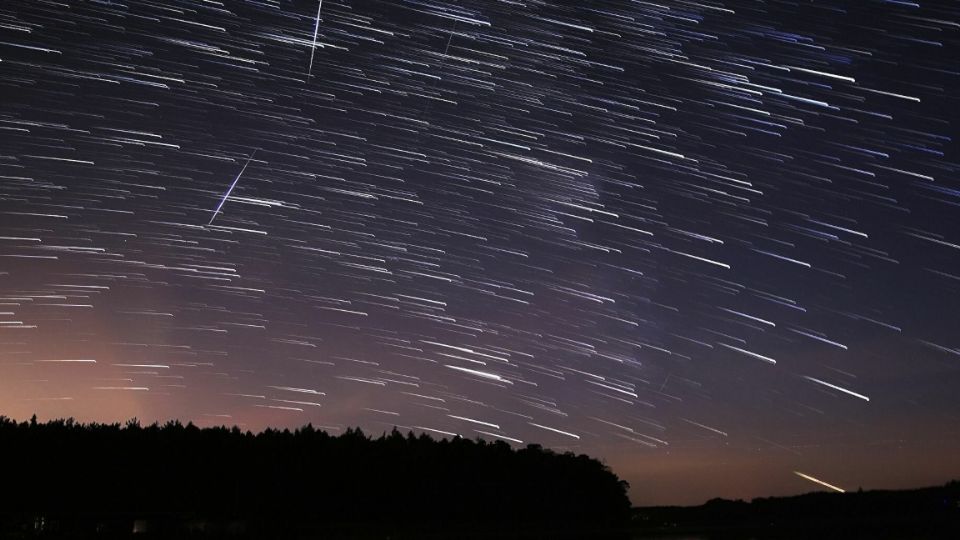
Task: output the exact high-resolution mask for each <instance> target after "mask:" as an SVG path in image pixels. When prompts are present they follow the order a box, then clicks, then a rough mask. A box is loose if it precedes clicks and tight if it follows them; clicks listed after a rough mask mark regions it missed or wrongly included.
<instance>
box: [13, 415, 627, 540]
mask: <svg viewBox="0 0 960 540" xmlns="http://www.w3.org/2000/svg"><path fill="white" fill-rule="evenodd" d="M0 463H2V464H3V466H4V468H5V472H4V474H3V489H0V533H2V534H4V535H5V536H6V537H10V536H14V535H15V536H20V537H30V536H33V535H40V536H43V535H48V536H49V535H51V534H54V533H57V534H61V535H65V534H68V533H70V534H73V535H79V536H76V537H83V536H84V535H93V536H97V535H102V534H106V533H109V532H110V531H114V532H115V533H117V534H119V533H123V532H130V531H132V530H136V529H137V527H140V529H141V530H143V531H145V533H148V536H149V535H150V534H157V532H158V531H160V532H164V533H169V534H174V533H177V534H179V533H188V532H189V531H194V533H197V532H201V533H202V532H203V531H206V532H210V531H216V532H217V533H218V534H230V533H231V532H233V533H238V534H239V533H242V534H245V535H255V534H256V533H258V532H263V533H266V532H267V531H269V535H270V536H271V537H280V536H284V535H286V534H293V535H300V534H301V533H306V532H310V531H314V532H316V531H321V530H327V531H329V530H360V529H372V530H375V531H378V532H381V531H402V530H422V531H444V530H446V531H450V530H471V531H482V530H521V529H525V528H527V529H537V530H547V529H550V530H567V531H575V530H602V529H614V528H617V527H619V526H622V525H623V524H625V523H627V522H628V520H629V518H630V511H631V508H630V502H629V499H628V498H627V494H626V493H627V487H628V486H627V483H626V482H624V481H622V480H620V479H619V478H617V476H616V475H615V474H614V473H613V472H612V471H611V470H610V469H609V468H608V467H606V466H605V465H604V464H602V463H601V462H599V461H597V460H596V459H593V458H591V457H589V456H587V455H583V454H581V455H575V454H573V453H569V452H567V453H557V452H553V451H551V450H548V449H544V448H542V447H541V446H539V445H533V444H531V445H527V446H526V447H524V448H520V449H514V448H512V447H511V446H510V445H508V444H507V443H505V442H503V441H499V440H498V441H496V442H486V441H484V440H481V439H477V440H468V439H464V438H459V437H457V438H453V439H440V440H436V439H434V438H432V437H430V436H428V435H426V434H420V435H415V434H413V433H412V432H411V433H407V434H405V435H404V434H402V433H401V432H399V431H397V430H396V428H394V430H393V431H392V432H390V433H384V434H383V435H381V436H379V437H377V438H371V437H369V436H367V435H366V434H364V433H363V432H362V431H361V430H360V429H347V430H346V432H345V433H343V434H341V435H339V436H333V435H330V434H328V433H326V432H325V431H322V430H317V429H315V428H313V427H312V426H310V425H307V426H304V427H302V428H299V429H296V430H294V431H289V430H286V429H285V430H277V429H267V430H265V431H263V432H261V433H256V434H254V433H251V432H249V431H241V430H240V429H239V428H237V427H233V428H226V427H214V428H203V429H201V428H198V427H196V426H194V425H193V424H186V425H184V424H181V423H180V422H176V421H172V422H168V423H166V424H164V425H158V424H153V425H149V426H141V425H140V424H139V423H138V422H137V421H136V420H132V421H129V422H127V423H126V424H125V425H121V424H97V423H93V424H82V423H78V422H75V421H73V420H72V419H70V420H55V421H50V422H46V423H38V422H37V421H36V418H35V417H34V419H32V420H31V421H30V422H20V423H18V422H15V421H13V420H10V419H8V418H5V417H0ZM71 537H72V536H71Z"/></svg>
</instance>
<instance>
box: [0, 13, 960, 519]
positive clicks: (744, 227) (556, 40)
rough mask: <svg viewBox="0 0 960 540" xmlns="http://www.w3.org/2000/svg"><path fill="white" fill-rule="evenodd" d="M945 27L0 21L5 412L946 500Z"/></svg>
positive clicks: (657, 477) (949, 270)
mask: <svg viewBox="0 0 960 540" xmlns="http://www.w3.org/2000/svg"><path fill="white" fill-rule="evenodd" d="M67 4H69V5H67ZM958 23H960V4H957V3H956V2H952V1H947V0H935V1H930V2H926V1H922V0H921V1H918V2H873V1H863V2H844V1H840V0H824V1H820V2H779V1H778V2H755V1H752V0H704V1H702V2H689V1H679V0H677V1H675V0H669V1H664V2H659V3H657V2H629V1H621V0H598V1H594V2H562V1H559V0H545V1H538V2H488V1H482V0H457V1H453V0H437V1H432V2H419V1H412V0H411V1H408V0H400V1H394V0H389V1H388V0H364V1H358V0H327V1H325V2H322V3H321V2H319V1H317V2H306V1H292V0H277V1H271V2H239V1H234V0H227V1H223V2H203V1H199V0H154V1H150V2H146V1H141V0H126V1H122V2H116V1H115V2H69V3H64V2H60V3H57V2H50V1H46V0H8V1H5V2H2V3H0V27H2V30H0V32H2V34H3V37H2V39H0V140H2V141H3V143H2V144H0V343H2V345H0V415H5V416H8V417H12V418H15V419H18V420H22V419H25V418H30V416H31V415H33V414H34V413H36V414H37V415H38V416H39V417H40V418H56V417H71V416H72V417H75V418H77V419H80V420H86V421H98V422H108V421H125V420H127V419H129V418H131V417H134V416H136V417H137V418H139V419H140V420H141V421H144V422H149V421H152V420H159V421H162V422H165V421H167V420H169V419H171V418H179V419H181V420H183V421H187V420H192V421H194V422H196V423H198V424H199V425H219V424H221V423H230V424H233V423H236V424H237V425H240V426H241V427H243V428H245V429H254V430H255V429H262V428H265V427H267V426H271V427H295V426H300V425H303V424H306V423H308V422H312V423H313V425H315V426H326V428H325V429H329V430H331V431H340V432H342V431H345V430H346V429H347V428H348V427H351V426H360V427H362V428H363V429H364V430H365V432H367V433H374V434H379V433H380V432H382V431H389V430H390V429H392V427H393V426H397V427H398V428H399V429H401V430H403V431H406V430H413V431H414V432H417V433H420V432H423V433H427V434H430V435H431V436H434V437H442V436H447V437H449V436H453V435H452V434H461V435H463V436H465V437H482V438H484V439H487V440H494V439H501V440H503V441H506V442H507V443H509V444H511V445H514V446H522V445H524V444H542V445H543V446H545V447H548V448H552V449H555V450H557V451H568V450H569V451H573V452H577V453H580V452H584V453H588V454H591V455H594V456H597V457H600V458H603V459H604V460H606V462H607V463H609V464H610V466H611V467H612V468H613V470H614V471H615V472H616V473H617V474H619V475H620V477H621V478H624V479H626V480H628V481H630V482H631V484H632V486H633V487H632V488H631V497H633V502H634V503H635V504H685V503H691V504H699V503H702V502H703V501H705V500H707V499H709V498H712V497H718V496H719V497H727V498H745V499H746V498H751V497H755V496H761V495H773V494H789V493H800V492H803V491H809V490H811V489H820V488H822V487H824V486H819V485H816V484H811V481H809V479H807V480H805V479H804V478H803V477H800V476H798V475H797V474H794V471H816V473H817V476H822V477H824V478H828V479H830V481H831V483H833V484H836V485H841V486H854V485H856V486H863V487H864V489H869V488H897V487H912V486H918V485H924V484H940V483H943V482H944V481H946V480H948V479H950V478H955V477H960V461H958V460H957V459H956V458H955V456H956V455H960V401H958V400H957V399H956V388H957V385H960V362H958V356H960V352H958V351H960V322H958V319H957V317H956V316H955V312H956V306H957V305H960V298H958V293H960V249H957V246H958V245H960V234H958V232H957V231H960V160H958V155H957V145H956V139H955V138H956V136H957V133H956V131H957V130H956V126H957V111H960V104H958V103H957V96H960V85H958V78H960V70H958V69H957V65H956V58H957V51H958V50H960V49H958V45H960V24H958ZM311 30H312V35H311ZM321 30H322V31H321ZM304 67H306V68H307V69H306V70H304ZM314 71H317V73H318V76H317V77H313V72H314ZM321 74H322V76H320V75H321ZM254 148H255V149H258V150H244V149H254ZM248 152H249V155H247V153H248ZM255 155H256V156H258V157H256V158H255V157H254V156H255ZM241 160H244V163H243V165H242V167H238V166H239V162H240V161H241ZM237 168H239V169H240V170H239V171H237ZM231 176H233V178H232V182H231V183H230V184H229V185H228V186H227V189H224V187H225V185H226V184H227V181H228V180H231V178H230V177H231ZM241 178H242V180H241ZM241 182H242V184H241ZM215 200H216V202H214V201H215ZM228 201H229V203H230V204H229V207H228V206H227V202H228ZM520 441H523V442H520ZM903 463H911V464H913V465H912V466H911V467H910V470H909V471H906V472H905V471H903V467H902V466H901V465H902V464H903ZM730 479H736V480H730Z"/></svg>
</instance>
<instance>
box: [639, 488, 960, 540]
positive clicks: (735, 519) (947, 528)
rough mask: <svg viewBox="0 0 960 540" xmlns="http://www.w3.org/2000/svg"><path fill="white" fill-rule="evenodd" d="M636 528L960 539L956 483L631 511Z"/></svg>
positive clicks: (727, 533) (731, 534) (959, 493)
mask: <svg viewBox="0 0 960 540" xmlns="http://www.w3.org/2000/svg"><path fill="white" fill-rule="evenodd" d="M634 523H635V526H636V529H637V530H639V531H642V532H647V533H651V534H653V533H664V532H671V533H680V532H684V533H691V534H692V533H696V534H710V535H711V536H725V537H765V538H766V537H778V538H813V537H824V536H826V537H830V538H846V539H850V538H870V539H871V540H877V539H887V538H889V539H895V540H903V539H906V538H923V539H939V538H950V539H956V538H960V481H952V482H948V483H947V484H945V485H943V486H933V487H926V488H919V489H905V490H871V491H862V490H861V491H856V492H848V493H833V492H829V493H828V492H815V493H807V494H804V495H794V496H789V497H762V498H757V499H753V500H752V501H750V502H746V501H742V500H736V501H731V500H727V499H719V498H718V499H711V500H709V501H707V502H706V504H703V505H701V506H690V507H679V506H672V507H671V506H663V507H647V508H635V509H634Z"/></svg>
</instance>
